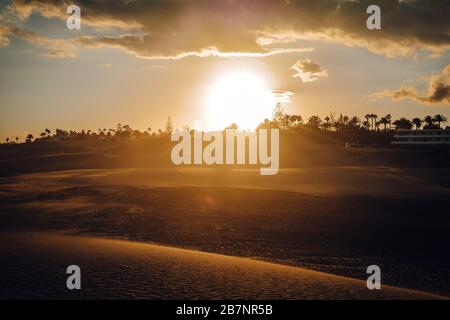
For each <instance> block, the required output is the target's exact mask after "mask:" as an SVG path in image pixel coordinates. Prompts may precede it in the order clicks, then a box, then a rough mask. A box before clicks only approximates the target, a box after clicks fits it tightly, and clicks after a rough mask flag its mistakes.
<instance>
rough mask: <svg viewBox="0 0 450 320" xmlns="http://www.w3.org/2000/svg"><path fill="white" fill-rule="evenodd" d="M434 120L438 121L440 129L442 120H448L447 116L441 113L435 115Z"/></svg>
mask: <svg viewBox="0 0 450 320" xmlns="http://www.w3.org/2000/svg"><path fill="white" fill-rule="evenodd" d="M433 122H437V124H438V127H439V129H440V128H441V122H444V123H445V122H447V118H446V117H445V116H443V115H441V114H437V115H435V116H434V117H433Z"/></svg>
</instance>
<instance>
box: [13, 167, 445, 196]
mask: <svg viewBox="0 0 450 320" xmlns="http://www.w3.org/2000/svg"><path fill="white" fill-rule="evenodd" d="M444 171H445V169H440V170H439V171H436V170H433V169H414V170H411V169H406V168H393V167H377V166H372V167H370V166H366V167H356V166H355V167H321V168H319V167H315V168H296V169H281V170H280V171H279V173H278V174H277V175H275V176H270V177H268V176H261V175H260V174H259V169H212V168H209V169H208V168H194V169H192V168H179V169H168V168H164V169H88V170H68V171H53V172H43V173H33V174H26V175H22V176H18V178H20V179H22V180H24V181H29V182H33V183H36V184H38V185H41V184H42V183H45V182H47V183H51V184H59V185H61V184H63V185H64V184H71V185H74V184H75V185H91V186H93V185H118V184H120V185H128V186H140V187H180V186H183V187H185V186H194V187H239V188H247V189H265V190H277V191H289V192H300V193H310V194H349V193H350V194H377V195H395V194H398V193H421V194H449V189H448V186H447V185H446V183H442V182H441V181H438V179H437V178H436V176H440V177H442V176H443V175H444ZM445 174H446V175H444V176H447V175H448V173H447V171H445ZM447 183H448V182H447ZM45 187H46V188H48V187H51V186H49V185H46V186H45Z"/></svg>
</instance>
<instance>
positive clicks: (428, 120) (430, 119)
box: [423, 116, 433, 126]
mask: <svg viewBox="0 0 450 320" xmlns="http://www.w3.org/2000/svg"><path fill="white" fill-rule="evenodd" d="M423 122H425V123H426V124H427V125H428V126H432V125H433V117H432V116H426V117H425V118H423Z"/></svg>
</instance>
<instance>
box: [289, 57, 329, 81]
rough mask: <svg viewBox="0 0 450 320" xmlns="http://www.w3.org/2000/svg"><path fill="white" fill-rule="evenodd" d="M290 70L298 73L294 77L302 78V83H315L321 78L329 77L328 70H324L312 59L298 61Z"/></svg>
mask: <svg viewBox="0 0 450 320" xmlns="http://www.w3.org/2000/svg"><path fill="white" fill-rule="evenodd" d="M290 69H292V70H294V71H295V72H296V74H294V75H293V77H294V78H300V79H301V80H302V82H313V81H316V80H318V79H319V78H324V77H328V72H327V70H324V69H322V68H321V67H320V66H319V65H318V64H317V63H314V62H312V61H311V60H310V59H303V60H298V61H297V62H296V63H295V64H294V65H293V66H292V67H291V68H290Z"/></svg>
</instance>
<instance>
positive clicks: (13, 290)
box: [0, 233, 445, 299]
mask: <svg viewBox="0 0 450 320" xmlns="http://www.w3.org/2000/svg"><path fill="white" fill-rule="evenodd" d="M0 239H1V241H0V261H1V263H2V266H3V267H2V272H3V277H2V278H3V282H4V283H3V284H2V288H3V289H2V292H1V295H2V296H1V298H2V299H5V298H38V299H39V298H45V299H51V298H64V299H72V298H76V299H78V298H87V299H94V298H102V299H114V298H130V299H445V297H443V296H439V295H435V294H429V293H425V292H420V291H414V290H409V289H400V288H396V287H391V286H387V285H382V289H381V290H368V289H367V287H366V283H365V281H361V280H356V279H352V278H347V277H342V276H335V275H331V274H327V273H322V272H317V271H311V270H306V269H302V268H298V267H292V266H285V265H280V264H274V263H269V262H263V261H258V260H253V259H249V258H241V257H234V256H225V255H220V254H215V253H206V252H200V251H194V250H187V249H181V248H174V247H167V246H161V245H155V244H148V243H139V242H130V241H125V240H111V239H106V238H96V237H84V236H83V237H81V236H70V235H62V234H49V233H19V234H14V233H5V234H2V235H0ZM70 264H77V265H79V266H80V267H81V269H82V290H80V291H69V290H67V289H66V288H65V280H66V276H67V275H66V274H65V270H66V268H67V266H68V265H70Z"/></svg>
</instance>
